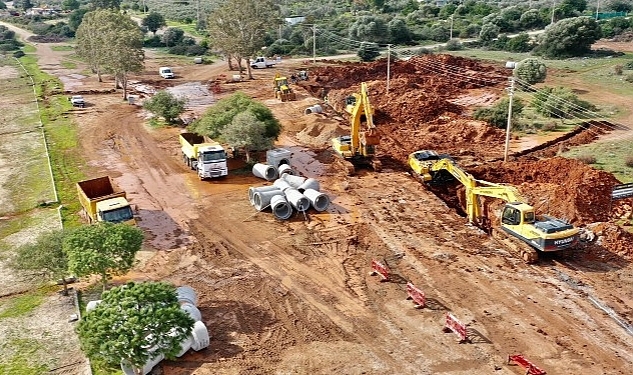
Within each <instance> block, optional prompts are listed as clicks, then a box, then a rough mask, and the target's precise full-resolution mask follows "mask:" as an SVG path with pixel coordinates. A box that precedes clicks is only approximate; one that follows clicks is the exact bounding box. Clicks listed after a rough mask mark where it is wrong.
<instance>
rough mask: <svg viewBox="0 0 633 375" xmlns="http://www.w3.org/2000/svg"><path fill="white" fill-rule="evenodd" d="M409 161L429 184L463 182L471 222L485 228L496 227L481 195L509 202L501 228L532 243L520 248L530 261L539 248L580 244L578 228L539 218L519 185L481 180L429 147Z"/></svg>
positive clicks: (546, 249) (418, 175)
mask: <svg viewBox="0 0 633 375" xmlns="http://www.w3.org/2000/svg"><path fill="white" fill-rule="evenodd" d="M408 163H409V166H410V167H411V169H412V170H413V172H414V174H416V175H417V177H418V178H420V179H421V180H422V181H424V182H425V183H429V184H444V183H447V182H449V181H451V180H457V181H459V182H460V183H461V184H462V185H463V186H464V188H465V190H466V191H465V195H466V215H467V216H468V221H469V222H470V223H472V224H475V225H478V226H480V227H482V228H483V229H486V230H489V229H492V227H491V225H490V221H489V219H488V218H487V217H486V216H485V215H484V209H483V208H482V205H481V201H480V198H481V197H492V198H498V199H502V200H503V201H505V202H506V204H505V206H504V207H503V210H502V214H501V226H500V227H501V229H502V230H503V231H504V232H505V233H507V234H509V235H511V236H513V237H516V238H517V239H519V240H520V241H522V242H524V243H526V244H527V245H529V246H523V249H521V250H520V252H521V254H520V255H521V258H523V260H524V261H525V262H527V263H533V262H535V261H537V260H538V251H541V252H555V251H563V250H569V249H572V248H574V247H575V246H576V244H577V243H578V232H579V229H578V228H575V227H574V226H572V225H571V224H569V223H567V222H566V221H564V220H561V219H557V218H554V217H551V216H547V215H542V216H541V217H537V215H536V214H535V212H534V207H532V206H530V205H529V204H527V203H526V200H525V199H524V198H523V197H521V195H520V194H519V192H518V190H517V189H516V188H515V187H513V186H509V185H503V184H496V183H492V182H487V181H482V180H477V179H475V178H474V177H473V176H472V175H471V174H469V173H467V172H466V171H464V170H462V169H461V168H459V167H458V166H457V164H456V163H455V161H454V160H453V159H451V158H450V156H448V155H440V154H437V153H436V152H434V151H428V150H427V151H417V152H414V153H412V154H410V155H409V159H408Z"/></svg>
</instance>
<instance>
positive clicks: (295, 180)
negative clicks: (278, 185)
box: [280, 173, 306, 189]
mask: <svg viewBox="0 0 633 375" xmlns="http://www.w3.org/2000/svg"><path fill="white" fill-rule="evenodd" d="M280 179H282V180H284V181H286V182H287V183H289V184H290V186H292V187H293V188H295V189H296V188H298V187H299V186H301V184H302V183H304V182H305V181H306V178H305V177H301V176H293V175H291V174H288V173H286V174H284V175H283V176H281V177H280Z"/></svg>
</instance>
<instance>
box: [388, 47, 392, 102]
mask: <svg viewBox="0 0 633 375" xmlns="http://www.w3.org/2000/svg"><path fill="white" fill-rule="evenodd" d="M390 77H391V44H387V94H389V78H390Z"/></svg>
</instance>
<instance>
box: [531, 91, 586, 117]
mask: <svg viewBox="0 0 633 375" xmlns="http://www.w3.org/2000/svg"><path fill="white" fill-rule="evenodd" d="M532 105H533V106H534V107H535V108H536V111H537V112H538V113H540V114H542V115H544V116H548V117H556V118H572V117H581V118H582V117H587V116H586V114H587V111H594V110H595V109H596V108H595V106H594V105H593V104H591V103H589V102H587V101H585V100H582V99H580V98H578V96H577V95H576V94H574V93H573V92H572V91H571V90H570V89H568V88H565V87H557V88H552V87H544V88H542V89H540V90H538V91H537V92H536V94H534V99H533V100H532Z"/></svg>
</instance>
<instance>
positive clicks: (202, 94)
mask: <svg viewBox="0 0 633 375" xmlns="http://www.w3.org/2000/svg"><path fill="white" fill-rule="evenodd" d="M167 91H169V92H170V93H172V94H174V95H175V96H177V97H179V98H184V99H186V100H187V103H186V104H185V108H186V109H188V110H191V109H194V108H197V107H206V106H209V105H211V104H213V103H215V101H216V100H215V95H214V94H213V93H211V92H209V88H208V87H207V86H206V85H203V84H202V83H200V82H189V83H185V84H182V85H178V86H174V87H168V88H167Z"/></svg>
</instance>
